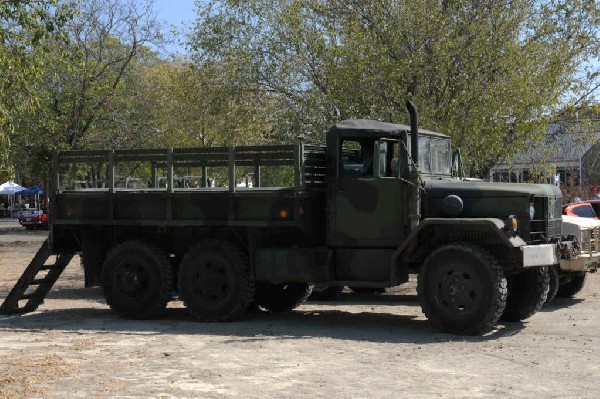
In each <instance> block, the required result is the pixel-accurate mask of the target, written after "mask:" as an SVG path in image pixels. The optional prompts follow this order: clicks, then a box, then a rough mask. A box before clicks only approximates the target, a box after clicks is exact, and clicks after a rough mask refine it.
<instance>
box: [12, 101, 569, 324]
mask: <svg viewBox="0 0 600 399" xmlns="http://www.w3.org/2000/svg"><path fill="white" fill-rule="evenodd" d="M407 106H408V109H409V113H410V126H407V125H402V124H391V123H384V122H378V121H370V120H349V121H343V122H339V123H337V124H336V125H335V126H333V127H332V128H331V129H330V130H329V132H328V133H327V136H326V145H324V146H322V145H319V146H317V145H308V144H296V145H278V146H247V147H218V148H175V149H172V148H169V149H136V150H98V151H61V152H58V153H56V154H55V156H54V159H53V181H52V188H51V193H52V197H51V213H50V215H51V220H50V229H51V232H50V236H49V239H48V241H47V243H45V245H43V246H42V248H40V250H39V252H38V254H37V255H36V256H35V258H34V259H33V260H32V262H31V264H30V265H29V266H28V268H27V269H26V270H25V272H24V273H23V276H22V277H21V279H20V280H19V282H18V283H17V284H16V286H15V287H14V288H13V290H12V291H11V293H10V294H9V295H8V296H7V297H6V299H5V301H4V303H3V304H2V307H1V308H0V311H1V312H2V313H26V312H29V311H32V310H34V309H36V308H37V306H39V304H40V303H42V301H43V298H44V296H45V295H46V294H47V292H48V291H49V290H50V288H51V286H52V284H53V283H54V282H55V281H56V279H57V278H58V276H59V275H60V273H61V272H62V270H64V268H65V266H66V265H67V264H68V263H69V261H70V259H71V258H72V256H73V255H74V254H76V253H80V254H81V257H82V260H83V265H84V271H85V284H86V286H88V287H90V286H98V285H100V286H102V288H103V292H104V295H105V297H106V301H107V303H108V305H109V306H110V307H111V308H112V309H113V310H114V311H116V312H117V313H119V314H120V315H122V316H124V317H127V318H133V319H147V318H151V317H155V316H156V315H158V314H160V313H161V312H162V311H163V310H164V309H165V307H166V305H167V303H168V302H169V301H170V300H172V298H173V297H174V292H176V293H177V295H178V296H179V298H181V300H183V302H184V303H185V306H186V307H187V309H188V310H189V311H190V312H191V314H192V315H194V316H195V317H196V318H198V319H199V320H203V321H216V322H220V321H228V320H235V319H239V318H240V317H242V316H243V315H244V313H245V312H246V311H247V310H248V309H249V308H257V307H258V308H261V309H263V310H270V311H286V310H290V309H293V308H295V307H296V306H298V305H299V304H301V303H302V302H303V301H304V300H305V299H306V298H307V296H308V295H309V294H310V288H311V285H313V284H327V285H331V286H353V287H364V288H386V287H393V286H397V285H399V284H402V283H404V282H406V281H408V276H409V273H417V274H418V297H419V301H420V303H421V306H422V309H423V311H424V313H425V315H426V316H427V318H428V319H429V320H430V321H431V322H432V323H433V325H434V326H436V327H437V328H439V329H441V330H443V331H447V332H451V333H457V334H482V333H485V332H487V331H489V330H491V329H492V328H493V327H494V326H495V325H496V323H497V322H498V321H499V320H500V318H501V317H502V318H503V319H505V320H508V321H513V320H523V319H525V318H527V317H529V316H531V315H532V314H533V313H535V312H536V311H537V310H538V309H539V308H540V307H541V306H542V304H543V303H544V301H545V299H546V295H547V292H548V284H549V276H548V272H547V268H546V265H553V264H557V263H558V257H559V256H560V247H561V243H560V239H561V234H560V233H561V194H560V191H559V190H558V189H557V188H556V187H554V186H551V185H531V184H506V183H487V182H466V181H457V180H456V179H452V178H451V177H452V170H451V164H452V154H451V142H450V138H449V137H448V136H446V135H444V134H440V133H436V132H432V131H428V130H424V129H419V128H418V114H417V111H416V108H415V107H414V106H413V105H412V104H411V103H408V104H407ZM134 174H136V179H137V180H135V181H136V185H135V188H132V187H130V186H131V185H127V184H126V183H125V182H126V181H132V180H131V179H132V178H133V175H134ZM83 175H84V176H83ZM183 175H193V176H202V179H201V182H200V184H198V187H195V186H194V187H179V188H178V187H175V184H174V182H175V181H177V176H183ZM209 176H211V178H212V179H213V182H214V184H213V185H214V187H209V184H208V177H209ZM286 177H289V180H290V184H289V187H273V186H276V185H280V183H281V182H282V181H283V180H285V178H286ZM82 179H86V180H87V181H93V182H94V183H93V184H88V185H85V186H86V187H87V188H81V186H82V185H75V184H72V182H76V181H81V180H82ZM161 181H162V182H163V183H162V184H161V183H160V182H161ZM242 181H243V182H245V184H240V183H241V182H242ZM250 183H251V184H250ZM240 185H242V186H243V187H239V186H240ZM250 186H251V187H250ZM52 255H56V256H55V260H54V263H52V264H48V263H47V262H51V261H48V260H47V259H54V257H53V256H52Z"/></svg>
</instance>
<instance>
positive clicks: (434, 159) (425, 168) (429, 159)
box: [408, 135, 452, 175]
mask: <svg viewBox="0 0 600 399" xmlns="http://www.w3.org/2000/svg"><path fill="white" fill-rule="evenodd" d="M408 149H409V151H410V135H408ZM451 165H452V153H451V151H450V139H446V138H438V137H428V136H421V137H419V170H420V171H421V172H422V173H432V174H436V175H449V174H450V168H451Z"/></svg>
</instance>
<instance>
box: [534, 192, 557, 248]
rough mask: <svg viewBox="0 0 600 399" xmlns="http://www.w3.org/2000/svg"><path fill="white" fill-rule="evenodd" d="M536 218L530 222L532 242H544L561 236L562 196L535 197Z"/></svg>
mask: <svg viewBox="0 0 600 399" xmlns="http://www.w3.org/2000/svg"><path fill="white" fill-rule="evenodd" d="M533 206H534V209H535V219H534V220H532V221H531V224H530V232H531V235H530V242H531V243H544V242H548V241H550V240H551V239H553V238H560V237H561V226H562V219H561V214H562V201H561V198H560V197H534V198H533Z"/></svg>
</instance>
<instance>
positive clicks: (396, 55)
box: [190, 0, 600, 176]
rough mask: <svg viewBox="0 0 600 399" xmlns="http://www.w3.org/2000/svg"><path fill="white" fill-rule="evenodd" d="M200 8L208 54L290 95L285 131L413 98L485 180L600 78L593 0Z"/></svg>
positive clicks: (316, 130)
mask: <svg viewBox="0 0 600 399" xmlns="http://www.w3.org/2000/svg"><path fill="white" fill-rule="evenodd" d="M197 6H198V9H199V17H198V21H197V24H196V28H195V31H194V33H193V34H192V36H191V39H190V46H191V49H192V51H193V54H194V61H195V62H196V64H197V65H202V66H203V65H207V64H210V63H211V62H215V61H216V62H219V63H221V64H222V65H228V70H229V71H233V73H234V76H235V78H236V79H234V80H233V82H235V83H234V84H236V85H238V86H241V87H245V88H246V89H255V90H260V92H261V97H262V98H267V97H268V98H271V99H272V101H276V102H278V103H279V104H280V105H279V106H278V107H276V109H278V112H277V113H276V115H275V117H274V120H275V121H276V122H277V130H278V132H279V133H280V135H281V136H282V137H288V138H290V137H294V136H296V135H297V134H301V133H305V132H306V131H309V132H311V133H310V135H311V137H313V138H318V137H320V135H321V133H322V132H323V131H324V130H325V128H326V126H328V125H329V124H331V123H332V122H333V121H336V120H339V119H343V118H357V117H369V118H376V119H383V120H387V121H405V120H406V119H407V116H406V111H405V109H404V100H406V99H411V100H413V101H414V102H415V103H416V104H417V105H418V107H419V109H420V111H421V115H422V122H423V125H424V126H425V127H428V128H430V129H436V130H440V131H443V132H446V133H449V134H450V135H451V136H452V137H453V139H454V141H455V144H457V145H458V146H461V147H463V150H464V152H465V153H466V158H467V159H468V161H469V165H470V167H471V171H472V173H473V174H474V175H480V176H481V175H485V174H486V173H487V172H488V170H489V168H490V167H491V166H493V165H494V164H495V163H496V162H498V161H500V160H503V159H505V158H506V157H509V156H511V155H513V154H514V153H516V152H517V151H519V150H520V149H522V148H523V147H524V146H525V144H526V143H527V142H528V140H531V139H532V138H534V137H536V136H540V135H543V133H544V131H545V129H544V126H545V124H546V123H547V122H548V121H549V120H550V119H551V118H552V117H553V113H554V112H555V111H556V110H557V109H560V108H562V106H563V105H564V102H565V101H567V100H568V97H569V96H570V97H573V99H572V102H576V101H578V100H579V102H580V103H584V102H585V100H586V99H589V98H593V95H594V92H595V89H594V82H596V83H597V80H595V79H597V75H594V74H593V73H589V72H590V71H586V68H589V67H590V64H589V62H588V60H589V59H590V57H594V56H595V55H597V54H598V52H599V51H600V48H599V43H600V40H598V39H599V34H598V26H600V24H599V22H600V19H599V18H600V14H599V6H598V4H597V2H595V1H593V0H573V1H566V0H544V1H539V0H516V1H492V0H455V1H447V0H425V1H421V2H411V1H398V0H382V1H363V0H334V1H322V0H284V1H278V2H275V3H273V2H272V1H254V2H239V1H233V0H231V1H212V2H209V3H208V4H205V2H200V1H199V2H197ZM592 67H594V66H593V65H592ZM596 67H597V66H596ZM582 77H587V78H586V79H582ZM582 82H583V83H582Z"/></svg>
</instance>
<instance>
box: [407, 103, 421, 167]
mask: <svg viewBox="0 0 600 399" xmlns="http://www.w3.org/2000/svg"><path fill="white" fill-rule="evenodd" d="M406 108H408V113H409V114H410V156H411V157H412V159H413V161H414V162H419V112H418V111H417V107H415V105H414V104H413V103H412V102H411V101H410V100H409V101H407V102H406Z"/></svg>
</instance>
